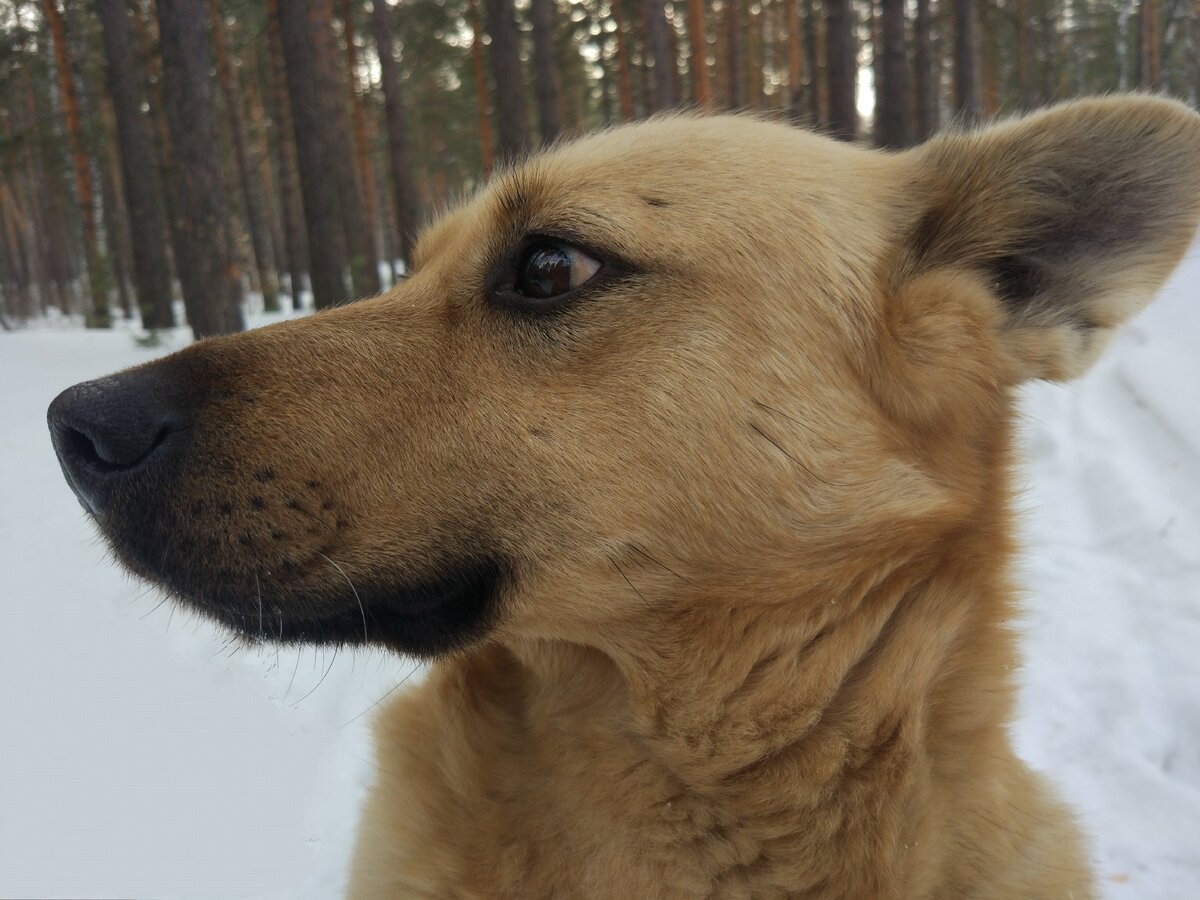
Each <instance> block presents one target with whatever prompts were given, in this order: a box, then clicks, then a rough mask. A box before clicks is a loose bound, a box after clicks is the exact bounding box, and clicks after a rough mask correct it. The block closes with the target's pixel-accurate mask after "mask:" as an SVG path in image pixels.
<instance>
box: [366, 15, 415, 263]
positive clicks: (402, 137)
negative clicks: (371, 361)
mask: <svg viewBox="0 0 1200 900" xmlns="http://www.w3.org/2000/svg"><path fill="white" fill-rule="evenodd" d="M391 18H392V17H391V8H390V7H389V6H388V0H374V2H373V4H372V7H371V26H372V29H373V31H374V36H375V49H376V51H377V52H378V54H379V83H380V85H381V86H382V88H383V103H384V113H385V117H386V119H387V135H388V164H389V168H390V170H391V175H392V203H393V205H394V207H395V214H396V233H397V236H398V238H399V246H400V256H401V258H402V259H403V260H404V263H405V266H406V267H407V266H408V265H410V264H411V263H412V248H413V242H414V241H415V240H416V236H417V226H418V225H419V222H420V213H419V207H420V200H419V198H418V197H417V187H416V183H415V182H414V180H413V172H412V158H411V154H410V152H409V147H408V127H407V125H405V120H404V96H403V94H402V93H401V87H400V75H399V73H398V72H397V70H396V56H395V49H394V47H393V46H392V22H391Z"/></svg>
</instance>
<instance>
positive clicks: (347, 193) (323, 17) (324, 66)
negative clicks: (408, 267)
mask: <svg viewBox="0 0 1200 900" xmlns="http://www.w3.org/2000/svg"><path fill="white" fill-rule="evenodd" d="M307 6H308V28H309V36H310V38H309V39H310V41H311V42H312V49H313V55H312V59H311V60H310V63H309V64H310V65H311V66H312V67H313V69H314V70H315V71H316V76H317V93H318V97H319V100H320V103H321V111H322V114H323V115H324V117H325V121H326V123H327V124H326V126H325V127H326V129H327V132H328V133H327V135H326V142H327V144H328V146H329V147H330V148H331V149H332V153H331V155H330V157H329V159H328V162H329V163H330V165H329V167H328V169H327V171H326V177H329V175H330V174H332V175H333V180H334V182H335V183H336V185H337V192H338V206H339V208H340V210H341V214H342V229H343V231H344V232H345V235H346V252H347V257H348V262H349V263H350V281H351V285H352V290H353V295H354V296H355V297H368V296H370V295H372V294H378V293H379V289H380V287H381V284H380V281H379V266H378V260H377V259H376V258H375V241H374V240H373V239H372V236H371V227H370V225H369V224H368V222H367V216H366V206H365V203H364V202H363V193H362V187H363V186H362V185H361V184H360V183H359V180H358V172H357V169H356V167H355V163H354V137H353V132H352V131H351V129H350V121H349V119H348V118H347V116H346V94H345V91H344V88H345V84H344V83H343V82H342V78H341V73H340V72H339V71H338V60H337V52H336V49H335V47H334V39H335V37H336V33H335V31H334V28H333V10H332V7H331V6H330V0H307ZM281 8H282V7H281ZM295 111H296V109H295V106H293V107H292V112H293V114H295Z"/></svg>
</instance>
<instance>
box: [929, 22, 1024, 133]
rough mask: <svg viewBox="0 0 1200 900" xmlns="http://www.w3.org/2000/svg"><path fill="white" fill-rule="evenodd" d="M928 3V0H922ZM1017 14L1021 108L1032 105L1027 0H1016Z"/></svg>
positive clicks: (1017, 67)
mask: <svg viewBox="0 0 1200 900" xmlns="http://www.w3.org/2000/svg"><path fill="white" fill-rule="evenodd" d="M924 2H925V3H928V2H929V0H924ZM1016 15H1017V65H1016V69H1017V72H1016V75H1017V102H1018V104H1020V107H1021V109H1032V108H1033V107H1034V105H1035V104H1034V97H1033V78H1032V76H1031V74H1030V71H1029V63H1030V61H1031V60H1032V59H1033V47H1032V45H1031V44H1030V40H1029V0H1016Z"/></svg>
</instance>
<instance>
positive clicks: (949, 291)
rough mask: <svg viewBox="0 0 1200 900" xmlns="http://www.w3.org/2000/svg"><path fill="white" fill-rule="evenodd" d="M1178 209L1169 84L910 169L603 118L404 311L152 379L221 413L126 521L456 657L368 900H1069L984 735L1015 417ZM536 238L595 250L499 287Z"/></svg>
mask: <svg viewBox="0 0 1200 900" xmlns="http://www.w3.org/2000/svg"><path fill="white" fill-rule="evenodd" d="M1198 220H1200V117H1197V116H1196V115H1195V114H1194V113H1192V112H1191V111H1189V110H1187V109H1186V108H1185V107H1183V106H1181V105H1178V104H1175V103H1172V102H1170V101H1165V100H1160V99H1153V98H1145V97H1124V98H1113V99H1105V100H1089V101H1082V102H1077V103H1073V104H1068V105H1066V106H1062V107H1059V108H1056V109H1053V110H1050V111H1047V112H1043V113H1039V114H1036V115H1033V116H1031V117H1028V118H1026V119H1022V120H1019V121H1014V122H1010V123H1007V124H1003V125H999V126H996V127H993V128H990V129H988V130H985V131H982V132H979V133H970V134H950V135H946V136H942V137H939V138H937V139H935V140H933V141H932V142H930V143H929V144H927V145H925V146H923V147H920V148H917V149H915V150H912V151H908V152H904V153H895V154H884V153H879V152H874V151H869V150H865V149H861V148H857V147H853V146H847V145H845V144H841V143H836V142H834V141H831V140H827V139H825V138H822V137H818V136H815V135H813V134H809V133H806V132H803V131H799V130H796V129H792V128H789V127H786V126H783V125H774V124H767V123H763V122H760V121H755V120H752V119H748V118H744V117H712V118H692V117H678V118H667V119H660V120H655V121H651V122H647V123H643V124H638V125H633V126H630V127H625V128H620V129H616V130H613V131H610V132H606V133H602V134H599V135H596V136H592V137H589V138H586V139H584V140H582V141H579V142H577V143H574V144H570V145H567V146H564V147H560V148H555V149H553V150H551V151H549V152H547V153H545V154H543V155H541V156H539V157H537V158H536V159H534V160H533V161H532V162H530V163H528V164H526V165H524V166H521V167H519V168H517V169H515V170H514V171H512V172H509V173H507V174H504V175H502V176H500V177H498V178H496V179H495V180H494V182H493V183H492V184H491V185H490V186H489V187H488V188H487V189H486V190H484V191H483V192H482V193H481V194H480V195H479V196H478V197H476V198H475V199H474V200H473V201H471V202H469V203H467V204H466V205H464V206H463V207H461V208H460V209H458V210H457V211H455V212H453V213H451V214H450V215H448V216H446V217H445V218H443V219H442V220H441V221H440V222H439V223H437V224H436V225H435V226H433V227H432V228H431V229H430V230H429V231H428V232H427V233H426V234H425V235H424V236H423V238H422V239H421V241H420V244H419V247H418V249H417V252H416V258H415V265H414V267H413V269H414V271H413V274H412V276H411V277H410V278H409V279H408V280H407V281H406V282H405V283H404V284H402V285H401V286H399V287H397V288H396V289H394V290H393V291H391V292H389V293H388V294H385V295H384V296H381V297H379V298H376V299H373V300H370V301H365V302H362V303H358V304H354V305H351V306H347V307H344V308H340V309H337V310H333V311H330V312H327V313H324V314H321V315H318V316H314V317H311V318H309V319H304V320H297V321H294V322H290V323H287V324H284V325H281V326H276V327H273V328H268V329H264V330H262V331H258V332H252V333H249V334H245V335H240V336H236V337H233V338H225V339H217V340H214V341H207V342H204V343H201V344H199V345H197V346H196V347H194V348H191V349H189V350H185V351H183V353H181V354H178V355H177V356H176V357H173V358H171V359H169V360H167V361H166V362H165V363H158V364H155V365H158V366H164V365H165V366H168V367H174V369H173V370H172V371H174V372H175V373H176V374H177V375H180V373H182V374H185V375H186V376H187V378H189V379H191V383H195V384H203V385H204V387H203V389H199V388H198V389H197V390H199V391H201V394H202V397H201V399H200V400H196V401H195V404H194V405H195V406H196V408H197V409H201V410H202V411H201V412H198V413H197V414H196V415H197V425H196V427H195V428H194V429H193V430H194V433H195V435H196V437H195V438H194V439H193V440H194V441H195V442H196V444H195V446H194V447H193V449H192V450H190V451H189V453H190V454H191V455H190V456H189V460H190V462H189V465H188V467H187V469H186V471H184V472H182V473H181V474H180V475H179V476H178V478H177V480H176V482H174V483H173V484H172V491H173V493H172V495H171V497H172V499H171V500H170V503H169V504H168V505H169V506H170V508H171V510H172V511H171V512H170V513H169V514H167V513H155V515H156V516H158V518H157V519H155V521H154V523H152V524H153V526H154V527H149V526H148V525H147V523H146V522H145V521H142V522H140V523H139V526H138V527H139V533H140V534H142V535H143V536H141V537H135V536H133V533H132V530H131V529H128V528H125V526H123V525H122V524H121V523H122V522H124V521H125V519H128V518H129V515H128V514H122V516H123V518H122V517H121V516H118V515H113V516H112V517H111V518H110V520H109V521H107V522H104V523H103V524H104V525H105V528H106V530H107V531H108V532H109V533H110V535H112V536H113V537H114V543H115V544H116V546H117V549H118V551H119V552H121V553H122V555H123V556H124V557H125V559H126V560H127V562H129V563H130V564H131V565H132V566H134V567H135V568H136V569H138V571H140V572H142V573H143V574H146V575H148V576H150V577H153V578H156V579H158V580H160V581H162V582H164V583H166V584H168V585H169V586H171V587H173V588H174V589H175V590H177V591H179V592H181V593H183V594H185V595H187V596H189V597H191V598H192V599H193V600H194V601H195V602H198V603H202V604H205V605H206V608H208V609H209V611H210V612H213V613H214V614H215V615H218V616H219V617H221V618H223V619H224V620H225V621H228V622H230V623H231V624H235V625H238V626H239V627H242V628H244V629H246V630H249V631H252V632H257V633H260V634H265V635H270V634H271V633H272V632H273V630H274V629H275V624H276V619H277V621H278V629H279V633H280V634H281V635H283V636H284V637H285V638H287V637H294V638H312V639H320V638H321V636H322V635H324V634H325V629H326V628H328V629H329V633H328V635H326V636H329V637H331V638H335V639H338V640H341V639H350V638H352V637H354V629H358V631H359V632H360V633H363V634H365V636H366V638H367V639H370V640H383V641H385V642H387V643H391V644H393V645H394V646H398V647H401V648H404V649H410V650H415V651H418V652H425V653H430V654H432V655H434V656H436V657H437V661H436V662H435V663H434V665H433V666H432V669H431V671H430V673H429V676H428V678H427V680H426V681H425V683H423V684H422V685H421V686H420V687H419V688H418V689H416V690H413V691H410V692H409V693H407V694H406V695H404V696H402V697H401V698H400V699H399V700H397V701H395V702H394V703H393V704H392V705H391V706H390V708H388V709H387V711H386V712H385V713H384V715H383V716H382V718H381V719H380V721H379V725H378V749H379V759H378V763H379V765H378V774H377V777H376V784H375V787H374V789H373V792H372V793H371V795H370V799H369V802H368V806H367V809H366V811H365V814H364V817H363V820H362V824H361V828H360V833H359V840H358V847H357V852H356V857H355V861H354V866H353V875H352V878H351V886H350V894H351V896H352V897H355V898H364V900H366V898H400V897H405V898H407V897H510V898H539V897H622V898H624V897H664V898H666V897H680V898H685V897H686V898H692V897H728V898H749V897H755V898H763V897H783V896H788V897H811V898H863V900H875V898H1059V897H1076V898H1083V897H1087V896H1090V895H1091V890H1092V889H1091V882H1090V876H1089V872H1088V865H1087V861H1086V853H1085V851H1084V849H1083V848H1082V847H1081V842H1080V838H1079V836H1078V834H1077V831H1076V828H1075V826H1074V825H1073V823H1072V821H1071V818H1070V816H1069V815H1068V814H1067V813H1066V812H1065V811H1064V810H1063V808H1062V807H1061V806H1060V805H1059V804H1058V803H1057V802H1056V801H1055V800H1054V799H1053V798H1052V796H1051V795H1050V792H1049V791H1048V790H1047V789H1046V788H1045V786H1044V785H1043V784H1042V783H1041V781H1040V780H1039V779H1038V778H1037V777H1036V776H1034V775H1033V774H1032V773H1030V772H1029V770H1028V769H1026V767H1025V766H1024V765H1023V764H1022V763H1021V762H1020V761H1018V760H1017V759H1016V758H1015V756H1014V755H1013V752H1012V750H1011V748H1010V744H1009V740H1008V737H1007V734H1006V730H1005V729H1006V726H1007V723H1008V721H1009V719H1010V717H1011V713H1012V681H1013V671H1014V670H1015V669H1016V667H1017V655H1016V651H1015V648H1014V639H1013V634H1012V632H1011V631H1010V628H1009V623H1010V620H1011V619H1012V617H1013V588H1012V585H1011V584H1010V581H1009V567H1010V563H1011V557H1012V554H1013V543H1012V537H1011V532H1012V525H1011V511H1010V506H1011V493H1012V489H1011V485H1010V477H1011V476H1010V468H1011V463H1012V460H1011V443H1012V435H1011V432H1012V419H1013V398H1014V392H1015V389H1016V387H1017V385H1019V384H1020V383H1021V382H1022V381H1024V380H1026V379H1030V378H1050V379H1065V378H1070V377H1073V376H1075V375H1077V374H1079V373H1080V372H1082V371H1083V370H1084V369H1085V368H1086V367H1087V365H1088V364H1089V363H1090V361H1091V360H1092V359H1093V358H1094V357H1095V355H1096V354H1097V353H1098V352H1099V350H1100V348H1101V347H1102V346H1103V344H1104V342H1105V339H1106V338H1107V337H1108V335H1109V334H1110V332H1111V331H1112V329H1113V328H1114V327H1116V326H1117V325H1118V324H1119V323H1121V322H1122V321H1124V320H1125V319H1127V318H1128V317H1129V316H1130V315H1132V314H1133V313H1134V312H1136V311H1137V310H1138V309H1139V308H1140V307H1141V306H1142V305H1143V304H1144V303H1146V302H1147V301H1148V300H1149V299H1150V298H1151V296H1152V295H1153V293H1154V291H1155V290H1156V289H1157V288H1158V287H1159V285H1160V284H1161V283H1162V282H1163V280H1164V279H1165V278H1166V276H1167V275H1168V274H1169V272H1170V271H1171V269H1172V268H1173V267H1174V266H1175V264H1176V263H1177V262H1178V260H1179V259H1180V257H1181V255H1182V254H1183V252H1184V250H1185V248H1186V247H1187V246H1188V243H1189V240H1190V239H1191V237H1192V235H1193V233H1194V232H1195V229H1196V226H1197V222H1198ZM528 235H553V236H559V237H563V238H564V239H566V240H568V241H570V242H571V243H574V244H576V245H578V246H581V247H584V248H585V249H587V250H588V252H589V253H591V254H592V255H594V256H595V257H596V258H598V259H600V260H601V261H603V262H604V263H605V267H604V268H603V269H602V270H601V272H600V274H599V275H598V276H597V277H596V279H595V284H594V285H591V286H590V287H589V288H587V289H586V290H584V291H582V292H581V293H580V294H579V296H578V297H576V298H574V299H572V300H570V301H569V302H567V303H566V304H565V305H564V306H563V308H561V309H558V310H556V311H554V312H550V313H529V312H525V311H521V310H518V309H512V308H510V307H508V306H505V305H503V304H497V303H496V302H494V301H493V300H492V299H489V287H488V286H489V284H491V285H492V286H494V285H495V283H496V279H500V280H501V281H502V280H503V278H504V277H505V276H504V272H505V271H507V270H506V269H505V264H504V262H503V261H504V260H505V259H506V258H508V257H509V256H511V254H512V253H513V252H514V247H516V246H517V245H519V244H520V242H521V241H522V239H523V238H524V237H525V236H528ZM489 273H491V274H489ZM497 273H499V274H497ZM118 519H120V522H118V521H117V520H118ZM123 528H124V529H125V530H123ZM149 532H155V533H156V534H157V533H161V534H168V535H170V536H169V537H159V538H155V539H154V541H152V542H151V543H152V546H150V549H147V550H146V551H145V552H142V551H140V550H138V549H137V547H135V544H137V542H138V541H142V542H143V543H144V542H146V541H148V540H150V539H149V538H147V537H145V536H144V535H145V534H147V533H149ZM137 546H142V545H141V544H137ZM148 546H149V545H148ZM151 550H152V552H151ZM160 551H161V559H160ZM251 575H253V576H254V577H253V580H251V577H250V576H251ZM207 583H219V584H220V585H221V586H222V587H221V588H220V589H219V590H216V593H215V594H211V595H210V594H206V593H205V588H204V585H205V584H207ZM351 583H352V584H353V585H354V587H353V588H352V589H349V590H348V589H347V587H346V586H347V585H348V584H351ZM463 584H473V585H478V584H494V586H495V587H494V590H491V591H490V592H489V591H483V592H482V593H480V592H475V593H472V592H471V591H469V590H466V591H465V593H464V590H462V589H461V586H462V585H463ZM413 585H417V586H419V590H417V593H416V596H419V597H420V598H421V603H420V604H417V605H416V606H413V607H412V608H413V609H416V610H417V612H416V613H413V615H412V617H411V619H409V618H407V616H408V613H407V612H402V613H397V612H395V611H393V612H392V613H390V614H385V613H386V610H387V603H388V602H389V601H388V599H387V598H388V597H389V596H390V594H389V591H392V590H400V588H399V587H397V586H405V587H404V590H407V591H410V593H411V586H413ZM447 585H452V586H453V585H458V587H456V588H454V590H451V589H450V588H448V587H447ZM256 590H257V598H256V596H255V594H256ZM455 590H457V591H458V593H457V594H455V593H454V591H455ZM438 591H442V592H446V591H450V594H449V595H452V596H458V597H460V599H461V597H462V596H468V597H471V598H473V599H472V600H471V602H468V603H462V602H460V603H458V604H457V605H455V604H449V607H450V608H443V607H444V606H446V605H445V604H442V605H439V602H438ZM213 596H215V597H218V598H219V602H218V601H214V600H213V599H212V597H213ZM404 596H405V597H406V598H407V597H409V594H404ZM256 599H257V607H256ZM356 601H357V603H356ZM405 602H406V603H408V602H410V601H409V600H407V599H406V601H405ZM412 602H413V603H415V602H416V601H412ZM1046 602H1053V598H1047V601H1046ZM405 609H406V610H407V609H408V607H406V608H405ZM430 610H432V612H430ZM360 613H361V616H362V622H361V625H359V624H358V622H359V616H360ZM255 617H257V622H256V621H255ZM264 617H265V624H264ZM297 622H299V624H295V623H297ZM406 622H411V628H410V629H409V630H406V627H407V626H406V625H405V623H406ZM305 623H308V624H305ZM380 623H385V624H386V628H384V627H383V626H382V625H381V624H380ZM378 629H382V630H378Z"/></svg>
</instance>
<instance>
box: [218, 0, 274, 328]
mask: <svg viewBox="0 0 1200 900" xmlns="http://www.w3.org/2000/svg"><path fill="white" fill-rule="evenodd" d="M208 19H209V24H210V27H211V28H212V40H213V53H214V56H215V59H216V65H217V81H218V82H219V83H220V86H221V93H222V94H224V95H225V116H226V118H227V119H228V121H229V135H230V138H231V139H232V142H233V158H234V163H235V165H236V167H237V173H238V183H239V185H240V186H241V189H242V204H243V206H244V207H245V209H246V228H247V230H248V231H249V232H250V248H251V250H253V252H254V269H255V272H256V274H257V276H258V277H257V281H258V287H259V290H260V291H262V295H263V307H264V308H265V309H267V310H272V311H273V310H277V309H279V289H278V286H277V285H276V283H275V253H274V248H273V247H272V246H271V236H270V234H269V233H268V232H267V221H266V216H265V215H264V214H263V209H262V202H261V198H260V195H259V185H258V184H257V182H256V180H255V178H254V167H253V165H252V163H251V161H250V151H249V148H248V147H247V146H246V127H245V124H244V123H243V122H242V103H243V102H244V101H243V98H242V95H241V91H240V90H239V87H238V78H237V73H236V72H234V70H233V64H232V63H231V62H230V60H229V48H228V45H227V42H226V38H225V20H224V18H223V17H222V15H221V10H220V9H219V8H218V7H217V0H208Z"/></svg>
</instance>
